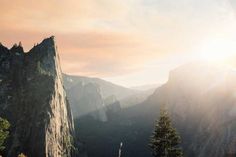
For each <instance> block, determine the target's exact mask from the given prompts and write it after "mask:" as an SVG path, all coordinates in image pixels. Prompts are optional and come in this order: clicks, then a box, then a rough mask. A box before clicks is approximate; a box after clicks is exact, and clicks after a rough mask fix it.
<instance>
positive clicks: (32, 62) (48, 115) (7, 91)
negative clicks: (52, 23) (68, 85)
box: [0, 37, 74, 157]
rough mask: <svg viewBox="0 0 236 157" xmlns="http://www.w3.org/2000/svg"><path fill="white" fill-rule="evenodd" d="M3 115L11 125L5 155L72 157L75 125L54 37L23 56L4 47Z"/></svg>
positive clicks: (0, 60) (0, 73)
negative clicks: (65, 90) (64, 87)
mask: <svg viewBox="0 0 236 157" xmlns="http://www.w3.org/2000/svg"><path fill="white" fill-rule="evenodd" d="M0 115H1V116H2V117H4V118H6V119H8V120H9V121H10V123H11V125H12V126H11V134H10V138H9V140H8V142H7V149H6V152H5V155H4V156H6V157H16V156H17V155H18V154H20V153H24V154H25V155H27V156H29V157H64V156H66V157H71V156H73V153H72V145H73V134H74V133H73V131H74V126H73V122H72V116H71V111H70V107H69V104H68V102H67V99H66V94H65V92H64V89H63V85H62V75H61V68H60V60H59V56H58V53H57V48H56V45H55V41H54V37H50V38H47V39H45V40H43V41H42V43H40V44H38V45H36V46H34V47H33V48H32V49H31V50H30V51H29V52H28V53H24V51H23V48H22V46H21V44H19V45H14V46H13V47H12V48H11V49H7V48H6V47H4V46H3V45H0Z"/></svg>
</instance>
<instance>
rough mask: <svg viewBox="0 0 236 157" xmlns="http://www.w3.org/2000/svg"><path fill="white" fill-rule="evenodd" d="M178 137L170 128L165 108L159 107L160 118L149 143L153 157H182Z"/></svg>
mask: <svg viewBox="0 0 236 157" xmlns="http://www.w3.org/2000/svg"><path fill="white" fill-rule="evenodd" d="M179 144H180V136H179V135H178V134H177V131H176V130H175V128H173V127H172V124H171V119H170V117H169V114H168V112H167V110H166V109H165V107H161V110H160V118H159V120H158V121H157V123H156V126H155V129H154V132H153V135H152V136H151V140H150V143H149V147H150V148H151V149H152V155H153V156H154V157H182V156H183V153H182V149H181V148H180V147H179Z"/></svg>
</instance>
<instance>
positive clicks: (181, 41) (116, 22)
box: [0, 0, 236, 87]
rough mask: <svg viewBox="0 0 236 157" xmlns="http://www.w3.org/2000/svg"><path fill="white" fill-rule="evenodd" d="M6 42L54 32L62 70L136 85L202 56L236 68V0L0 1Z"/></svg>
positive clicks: (0, 30)
mask: <svg viewBox="0 0 236 157" xmlns="http://www.w3.org/2000/svg"><path fill="white" fill-rule="evenodd" d="M0 13H1V16H0V21H1V24H0V26H1V27H0V41H1V43H3V44H4V45H6V46H8V47H11V46H12V45H13V44H14V43H18V42H19V41H21V42H22V44H23V46H24V47H25V51H29V49H30V48H31V47H32V46H33V45H34V43H39V42H40V41H41V40H43V39H44V38H46V37H49V36H52V35H54V36H55V37H56V42H57V47H58V52H59V54H60V58H61V63H62V65H61V66H62V69H63V72H65V73H67V74H73V75H83V76H90V77H99V78H103V79H106V80H108V81H111V82H114V83H117V84H120V85H123V86H127V87H131V86H139V85H144V84H159V83H163V82H165V81H166V80H167V79H168V73H169V71H170V70H172V69H174V68H176V67H177V66H179V65H182V64H185V63H188V62H192V61H195V60H199V59H204V60H207V61H210V60H212V59H214V60H222V58H224V59H225V58H226V57H227V63H229V65H230V66H232V67H236V66H235V65H236V64H235V61H236V59H235V58H236V57H235V56H236V55H235V52H236V29H235V28H236V1H235V0H178V1H176V0H40V1H37V3H36V2H35V1H33V0H14V1H9V0H0Z"/></svg>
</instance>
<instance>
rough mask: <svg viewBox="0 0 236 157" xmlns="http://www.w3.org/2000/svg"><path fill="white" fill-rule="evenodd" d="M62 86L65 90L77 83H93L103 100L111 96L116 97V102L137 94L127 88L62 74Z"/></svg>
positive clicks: (94, 79) (95, 79) (98, 80)
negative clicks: (98, 89)
mask: <svg viewBox="0 0 236 157" xmlns="http://www.w3.org/2000/svg"><path fill="white" fill-rule="evenodd" d="M63 77H64V85H65V87H66V89H70V88H71V87H73V86H75V85H76V84H78V83H79V82H80V83H82V84H88V83H93V84H95V85H96V86H97V87H99V88H100V92H101V95H102V97H103V98H107V97H109V96H111V95H114V96H116V98H117V99H118V100H120V99H123V98H126V97H128V96H131V95H134V94H136V93H138V91H137V90H132V89H129V88H125V87H122V86H119V85H116V84H113V83H111V82H108V81H105V80H102V79H99V78H92V77H85V76H73V75H67V74H64V75H63Z"/></svg>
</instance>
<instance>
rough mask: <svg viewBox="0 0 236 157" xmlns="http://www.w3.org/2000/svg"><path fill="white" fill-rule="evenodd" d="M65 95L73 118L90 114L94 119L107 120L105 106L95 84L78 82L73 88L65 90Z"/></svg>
mask: <svg viewBox="0 0 236 157" xmlns="http://www.w3.org/2000/svg"><path fill="white" fill-rule="evenodd" d="M67 95H68V100H69V102H70V104H71V109H72V114H73V116H74V117H75V118H78V117H81V116H84V115H86V114H90V115H92V116H93V117H94V118H95V119H98V120H101V121H106V120H107V117H106V113H105V112H106V111H105V104H104V101H103V98H102V96H101V94H100V89H99V87H97V86H96V85H95V84H93V83H88V84H83V83H82V82H78V83H77V84H76V85H75V86H72V87H71V88H70V89H67Z"/></svg>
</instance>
